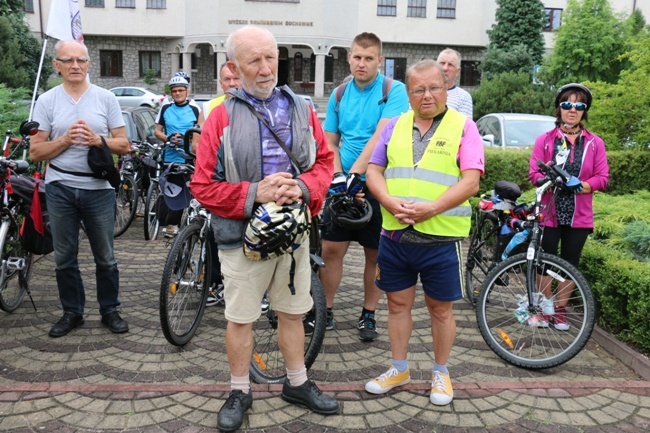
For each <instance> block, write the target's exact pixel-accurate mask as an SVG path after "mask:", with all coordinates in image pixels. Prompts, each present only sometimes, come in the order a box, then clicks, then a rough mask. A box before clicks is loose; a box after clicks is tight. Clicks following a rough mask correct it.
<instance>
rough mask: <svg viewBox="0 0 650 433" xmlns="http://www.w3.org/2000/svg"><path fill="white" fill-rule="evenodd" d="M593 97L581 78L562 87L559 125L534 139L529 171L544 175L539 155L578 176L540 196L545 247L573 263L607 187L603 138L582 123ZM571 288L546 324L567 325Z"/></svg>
mask: <svg viewBox="0 0 650 433" xmlns="http://www.w3.org/2000/svg"><path fill="white" fill-rule="evenodd" d="M591 102H592V95H591V91H590V90H589V89H588V88H587V87H586V86H583V85H582V84H578V83H570V84H566V85H564V86H562V87H560V89H559V90H558V91H557V94H556V96H555V116H556V121H555V125H556V127H555V128H554V129H552V130H551V131H548V132H546V133H544V134H542V135H540V136H539V137H537V140H535V146H534V147H533V152H532V154H531V156H530V170H529V173H528V178H529V179H530V181H531V182H532V183H533V185H537V181H538V180H540V179H542V178H544V174H543V173H542V172H541V171H540V170H539V168H538V167H537V161H538V160H541V161H543V162H544V163H549V162H555V163H556V164H557V165H558V166H561V167H562V168H564V170H565V171H567V172H568V173H569V174H570V175H572V176H574V177H575V178H576V179H574V181H575V182H568V183H567V185H574V186H572V187H569V186H564V187H563V188H559V190H558V191H557V194H555V196H554V195H553V191H548V192H547V193H546V194H545V195H544V197H543V198H542V204H543V205H546V209H547V211H546V212H547V215H546V216H545V218H544V222H543V225H544V236H543V238H542V248H543V249H544V251H546V252H547V253H550V254H555V255H557V252H558V245H559V246H560V257H562V258H563V259H565V260H567V261H568V262H569V263H571V264H573V265H574V266H575V267H578V264H579V261H580V255H581V254H582V248H583V247H584V245H585V242H586V241H587V237H588V236H589V234H590V233H591V232H593V228H594V212H593V193H594V191H598V190H603V189H605V187H606V186H607V182H608V180H609V165H608V163H607V155H606V153H605V143H604V142H603V140H602V138H600V137H599V136H597V135H596V134H594V133H592V132H590V131H588V130H587V129H586V128H585V126H584V122H585V121H586V120H587V113H588V111H589V107H590V106H591ZM551 200H555V203H554V204H553V203H551ZM549 204H551V205H550V206H549ZM570 289H571V288H570V287H566V288H564V289H560V290H558V293H557V295H556V298H555V304H556V308H555V315H554V316H553V317H552V318H551V317H548V318H545V319H548V320H547V323H546V326H548V322H550V321H552V322H553V324H554V326H555V328H556V329H558V330H562V331H566V330H568V329H569V323H568V321H567V319H566V313H565V308H564V307H565V306H566V304H567V303H568V301H569V297H570V295H571V290H570ZM543 325H544V324H542V326H543Z"/></svg>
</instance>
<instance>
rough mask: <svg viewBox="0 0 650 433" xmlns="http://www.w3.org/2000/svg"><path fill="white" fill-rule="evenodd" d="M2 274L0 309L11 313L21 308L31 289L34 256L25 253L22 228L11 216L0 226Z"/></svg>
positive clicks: (0, 278)
mask: <svg viewBox="0 0 650 433" xmlns="http://www.w3.org/2000/svg"><path fill="white" fill-rule="evenodd" d="M0 251H2V263H1V266H2V270H1V271H2V273H1V275H2V276H1V277H0V309H2V310H3V311H6V312H7V313H11V312H12V311H14V310H15V309H16V308H18V307H19V306H20V304H21V303H22V302H23V299H25V294H26V293H27V290H28V289H29V279H30V276H31V269H32V260H33V254H32V253H29V252H27V251H25V248H24V246H23V243H22V239H21V238H20V226H19V224H18V222H17V221H16V220H15V219H14V218H13V217H11V216H9V217H7V218H6V219H4V220H3V221H2V224H1V225H0Z"/></svg>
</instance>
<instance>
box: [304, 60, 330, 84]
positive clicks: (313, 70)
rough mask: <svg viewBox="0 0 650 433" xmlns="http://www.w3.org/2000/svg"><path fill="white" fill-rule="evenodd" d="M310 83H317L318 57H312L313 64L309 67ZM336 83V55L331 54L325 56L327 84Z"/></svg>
mask: <svg viewBox="0 0 650 433" xmlns="http://www.w3.org/2000/svg"><path fill="white" fill-rule="evenodd" d="M309 81H311V82H312V83H313V82H315V81H316V55H315V54H312V55H311V62H310V65H309ZM333 81H334V55H332V53H329V54H328V55H326V56H325V82H326V83H332V82H333Z"/></svg>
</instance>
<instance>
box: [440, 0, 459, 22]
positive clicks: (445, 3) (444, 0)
mask: <svg viewBox="0 0 650 433" xmlns="http://www.w3.org/2000/svg"><path fill="white" fill-rule="evenodd" d="M436 16H437V17H438V18H456V0H438V14H437V15H436Z"/></svg>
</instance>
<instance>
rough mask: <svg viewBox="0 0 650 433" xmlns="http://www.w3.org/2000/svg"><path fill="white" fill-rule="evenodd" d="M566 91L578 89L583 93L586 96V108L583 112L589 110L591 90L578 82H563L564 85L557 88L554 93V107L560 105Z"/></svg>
mask: <svg viewBox="0 0 650 433" xmlns="http://www.w3.org/2000/svg"><path fill="white" fill-rule="evenodd" d="M568 91H573V92H575V91H578V92H582V93H584V94H585V96H586V97H587V100H586V101H584V102H585V103H586V104H587V109H586V110H585V112H587V111H589V107H591V100H592V99H593V97H592V95H591V90H589V88H588V87H587V86H584V85H582V84H580V83H569V84H565V85H564V86H562V87H560V88H559V89H557V92H556V93H555V108H557V107H559V106H560V102H562V96H563V95H564V94H565V93H566V92H568Z"/></svg>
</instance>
